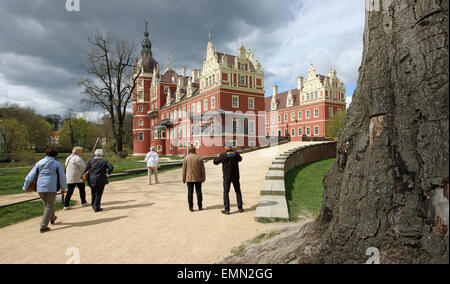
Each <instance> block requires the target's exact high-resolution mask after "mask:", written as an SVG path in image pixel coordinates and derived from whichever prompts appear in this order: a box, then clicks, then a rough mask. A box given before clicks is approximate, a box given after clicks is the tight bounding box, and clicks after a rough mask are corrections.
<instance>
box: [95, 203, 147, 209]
mask: <svg viewBox="0 0 450 284" xmlns="http://www.w3.org/2000/svg"><path fill="white" fill-rule="evenodd" d="M154 204H155V203H154V202H152V203H145V204H136V205H126V206H113V207H107V208H104V209H103V211H111V210H124V209H133V208H142V207H148V206H152V205H154Z"/></svg>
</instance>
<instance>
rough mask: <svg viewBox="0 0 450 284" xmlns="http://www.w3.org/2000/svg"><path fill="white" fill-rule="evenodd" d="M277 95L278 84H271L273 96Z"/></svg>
mask: <svg viewBox="0 0 450 284" xmlns="http://www.w3.org/2000/svg"><path fill="white" fill-rule="evenodd" d="M277 95H278V86H277V85H275V86H273V97H276V96H277Z"/></svg>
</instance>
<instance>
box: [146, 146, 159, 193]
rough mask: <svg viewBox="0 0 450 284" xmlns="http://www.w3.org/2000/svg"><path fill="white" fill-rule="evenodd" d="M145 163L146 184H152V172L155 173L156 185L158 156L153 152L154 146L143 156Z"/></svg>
mask: <svg viewBox="0 0 450 284" xmlns="http://www.w3.org/2000/svg"><path fill="white" fill-rule="evenodd" d="M145 161H146V162H147V171H148V184H149V185H151V184H152V171H153V172H154V173H155V183H156V184H158V183H159V181H158V163H159V156H158V154H157V153H156V152H155V146H152V147H151V148H150V152H148V153H147V155H146V156H145Z"/></svg>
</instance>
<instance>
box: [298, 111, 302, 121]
mask: <svg viewBox="0 0 450 284" xmlns="http://www.w3.org/2000/svg"><path fill="white" fill-rule="evenodd" d="M298 120H303V112H301V111H299V112H298Z"/></svg>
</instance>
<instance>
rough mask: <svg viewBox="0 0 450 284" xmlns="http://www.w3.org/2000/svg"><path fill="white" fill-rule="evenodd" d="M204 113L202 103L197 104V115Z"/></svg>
mask: <svg viewBox="0 0 450 284" xmlns="http://www.w3.org/2000/svg"><path fill="white" fill-rule="evenodd" d="M200 113H202V102H197V114H200Z"/></svg>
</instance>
